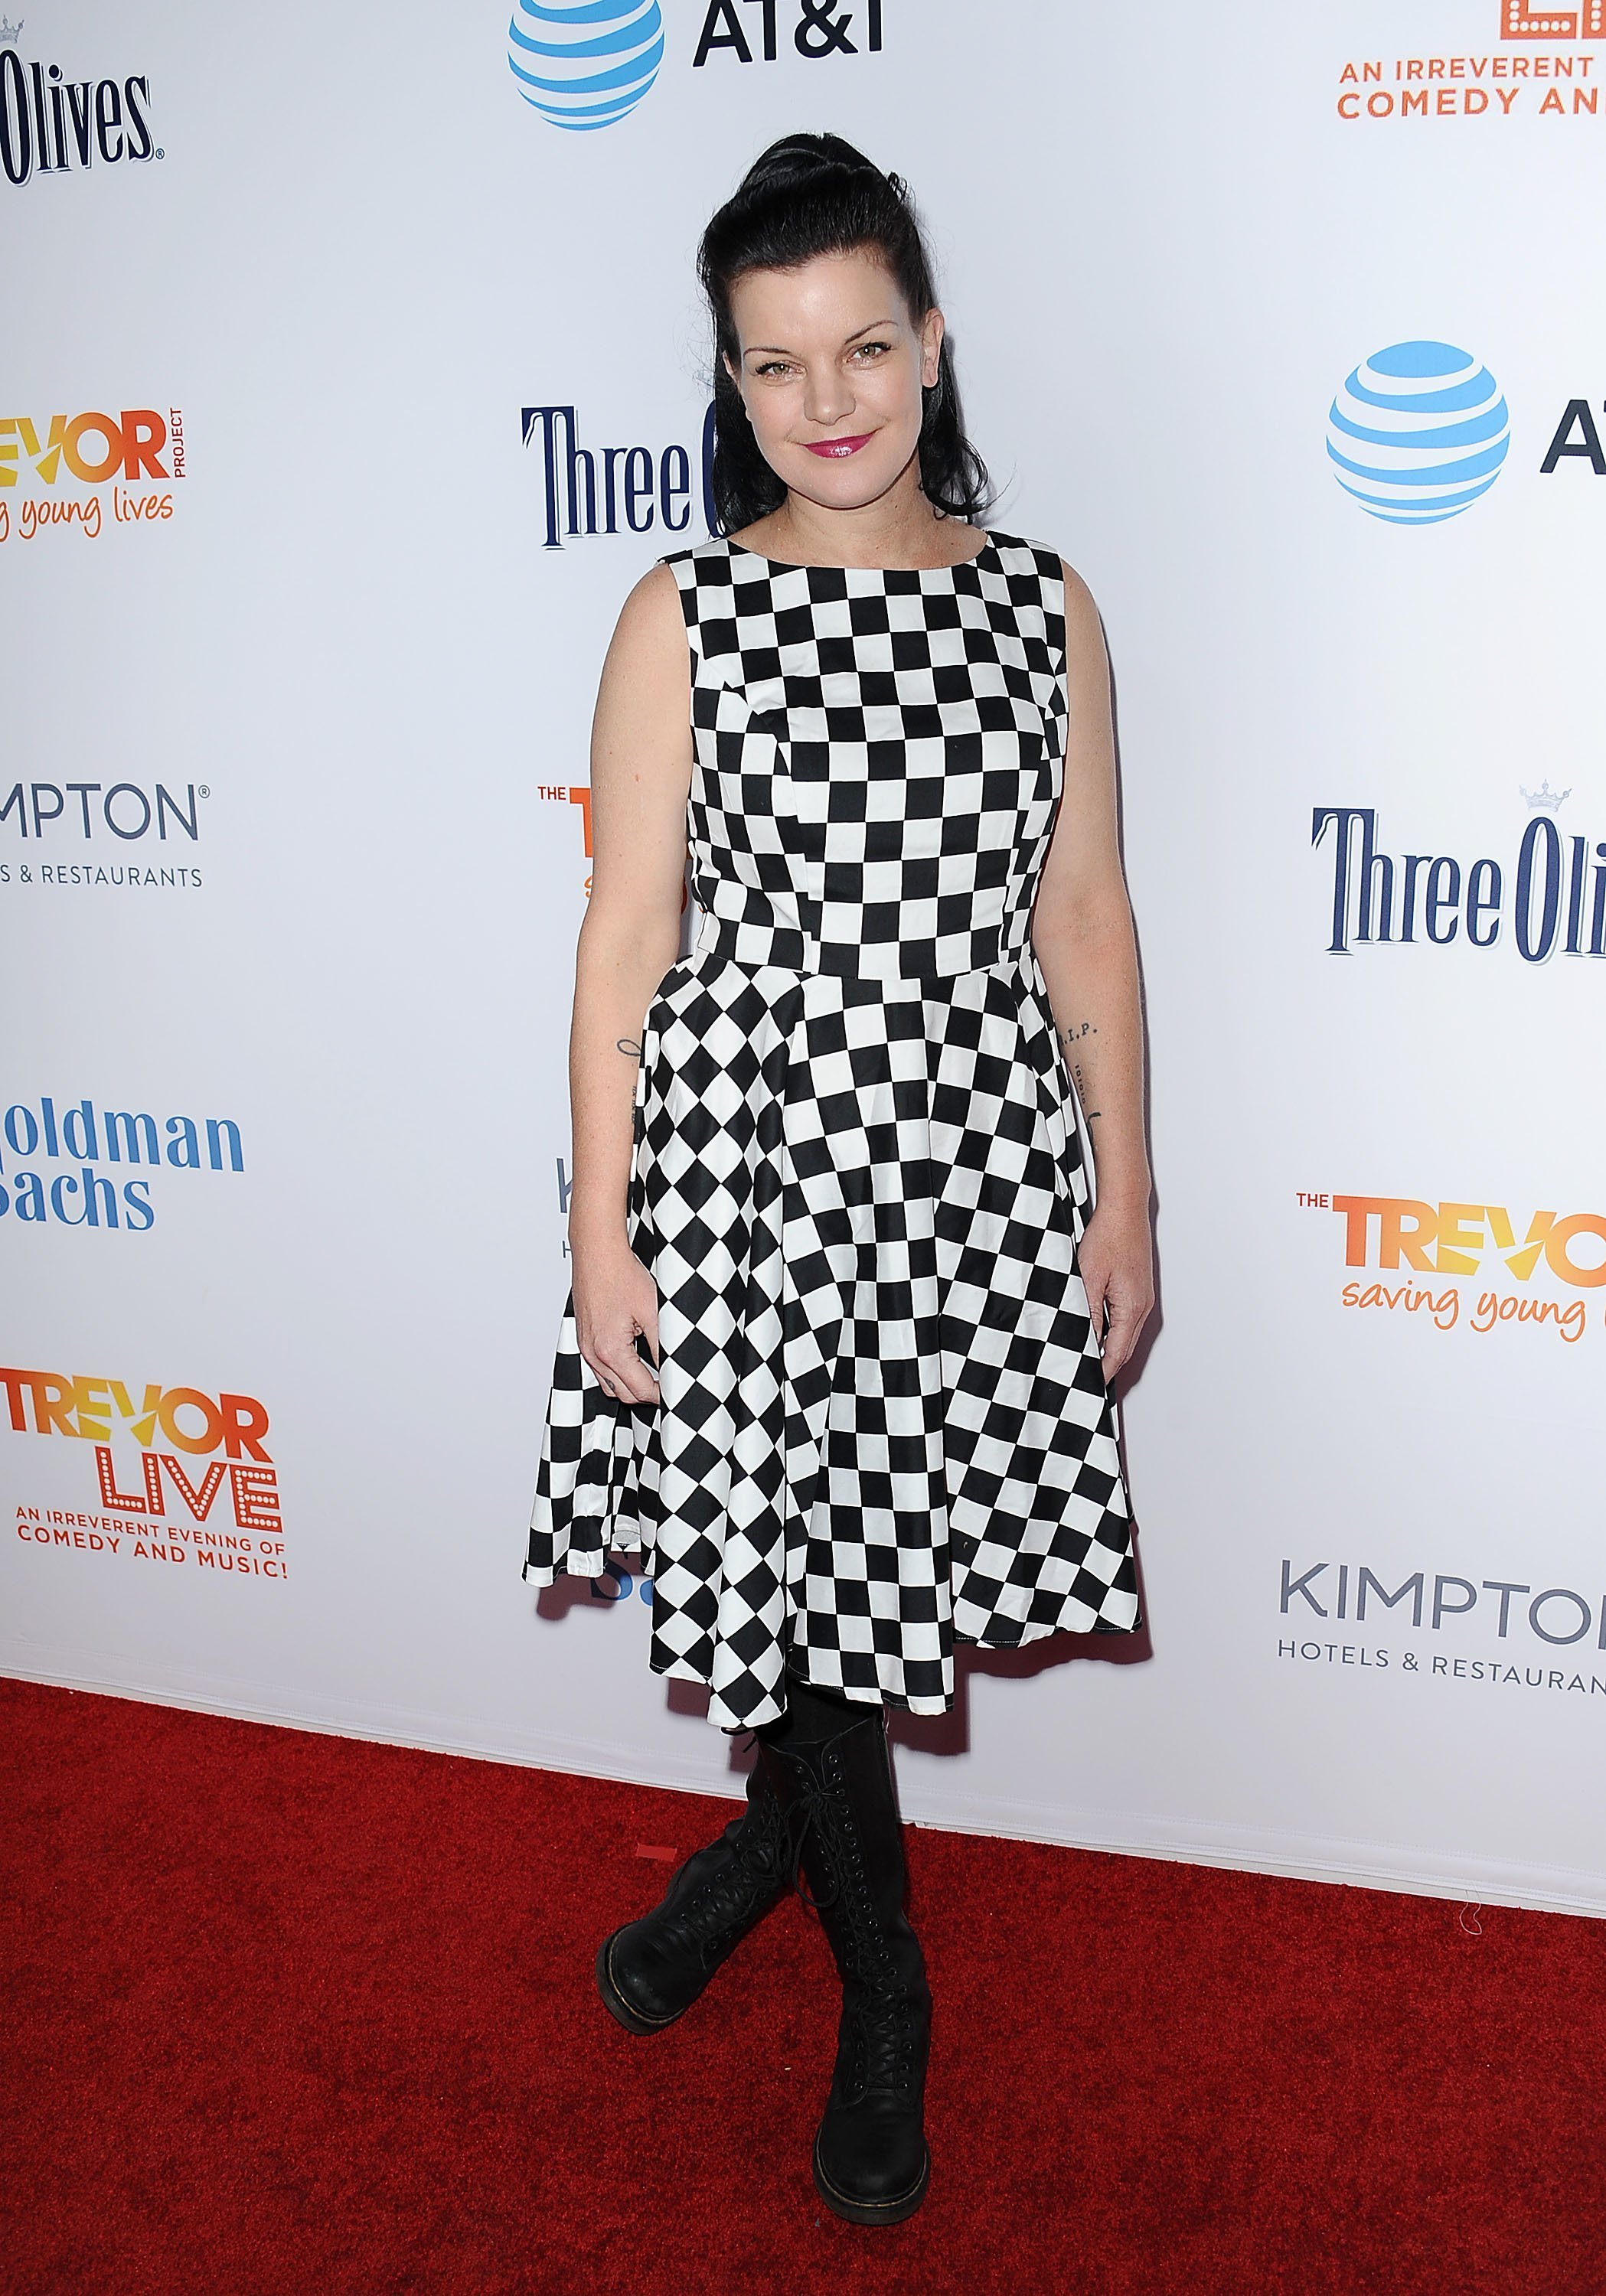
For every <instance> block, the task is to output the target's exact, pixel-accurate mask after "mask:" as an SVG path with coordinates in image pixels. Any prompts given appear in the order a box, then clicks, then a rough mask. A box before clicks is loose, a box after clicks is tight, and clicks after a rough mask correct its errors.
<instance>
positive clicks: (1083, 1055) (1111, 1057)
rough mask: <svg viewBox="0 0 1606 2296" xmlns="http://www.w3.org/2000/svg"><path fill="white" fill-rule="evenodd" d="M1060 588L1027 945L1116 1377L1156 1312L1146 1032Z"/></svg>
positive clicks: (1096, 719) (1072, 580) (1101, 759)
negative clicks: (1053, 772)
mask: <svg viewBox="0 0 1606 2296" xmlns="http://www.w3.org/2000/svg"><path fill="white" fill-rule="evenodd" d="M1065 585H1066V599H1065V614H1066V687H1067V697H1068V700H1069V704H1070V716H1069V725H1068V732H1067V750H1066V764H1065V795H1064V797H1063V799H1061V801H1060V808H1059V818H1058V823H1057V824H1056V825H1055V830H1054V840H1053V843H1052V845H1051V846H1050V850H1049V858H1048V861H1047V864H1046V865H1045V866H1044V869H1043V873H1042V883H1041V885H1040V887H1039V889H1038V895H1037V906H1036V908H1035V910H1034V914H1033V920H1032V943H1033V947H1034V948H1035V950H1036V952H1037V959H1038V963H1039V964H1041V965H1042V975H1043V979H1044V980H1045V982H1046V983H1047V985H1048V991H1049V1001H1050V1004H1051V1005H1052V1006H1053V1009H1054V1025H1055V1027H1056V1029H1057V1030H1058V1035H1059V1041H1060V1044H1061V1046H1063V1047H1064V1051H1065V1056H1066V1060H1067V1063H1068V1065H1069V1068H1070V1071H1071V1074H1072V1076H1073V1077H1074V1078H1075V1083H1076V1090H1077V1094H1078V1095H1079V1097H1080V1099H1081V1102H1082V1105H1083V1111H1084V1112H1085V1114H1086V1117H1087V1124H1088V1135H1089V1137H1090V1139H1091V1143H1092V1149H1093V1164H1094V1170H1095V1173H1096V1176H1097V1179H1098V1198H1099V1201H1098V1208H1097V1210H1096V1211H1095V1212H1094V1214H1093V1216H1092V1218H1091V1219H1090V1221H1089V1222H1088V1226H1087V1232H1086V1234H1084V1236H1083V1241H1082V1248H1081V1254H1080V1257H1081V1265H1082V1275H1083V1282H1084V1283H1085V1284H1086V1286H1087V1292H1088V1300H1089V1303H1090V1305H1091V1308H1092V1312H1093V1330H1094V1332H1095V1333H1099V1334H1100V1335H1101V1337H1102V1341H1103V1349H1104V1368H1105V1373H1106V1375H1107V1376H1108V1377H1110V1378H1113V1377H1114V1376H1115V1374H1116V1372H1118V1371H1119V1370H1120V1368H1121V1366H1122V1365H1123V1364H1124V1363H1125V1361H1126V1359H1127V1357H1129V1356H1130V1355H1131V1353H1132V1349H1133V1347H1134V1346H1135V1345H1136V1343H1137V1339H1138V1334H1139V1333H1140V1332H1141V1330H1142V1327H1143V1324H1144V1323H1145V1321H1146V1320H1147V1318H1148V1316H1149V1310H1150V1308H1152V1307H1153V1305H1154V1259H1153V1245H1152V1242H1151V1239H1150V1235H1149V1185H1150V1184H1149V1159H1148V1152H1147V1150H1146V1148H1145V1144H1144V1128H1143V1099H1144V1095H1143V1028H1142V1015H1141V1007H1140V1002H1139V993H1138V959H1137V948H1136V945H1135V942H1134V940H1133V937H1132V910H1131V907H1130V906H1129V904H1128V901H1127V898H1126V883H1125V880H1124V876H1123V874H1122V869H1121V853H1120V846H1119V842H1118V838H1117V831H1116V761H1115V735H1114V730H1113V727H1112V724H1111V717H1110V692H1109V663H1108V658H1107V656H1106V654H1105V651H1104V634H1103V632H1102V630H1101V629H1100V627H1099V611H1098V609H1097V607H1096V606H1095V605H1094V603H1093V601H1092V598H1091V595H1090V594H1089V592H1088V588H1087V586H1086V584H1085V583H1084V582H1083V580H1082V578H1081V577H1080V576H1079V575H1077V574H1075V573H1074V572H1073V571H1072V570H1071V569H1070V568H1069V567H1068V566H1067V568H1066V570H1065ZM1105 1310H1108V1317H1109V1328H1108V1332H1104V1331H1103V1329H1102V1325H1103V1311H1105Z"/></svg>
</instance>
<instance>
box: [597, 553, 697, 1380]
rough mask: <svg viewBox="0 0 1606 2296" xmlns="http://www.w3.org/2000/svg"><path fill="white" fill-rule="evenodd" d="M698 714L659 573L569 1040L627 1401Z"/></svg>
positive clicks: (608, 1336)
mask: <svg viewBox="0 0 1606 2296" xmlns="http://www.w3.org/2000/svg"><path fill="white" fill-rule="evenodd" d="M690 717H691V705H690V692H689V674H688V660H687V650H686V625H685V622H684V620H683V619H682V617H681V612H680V604H679V595H678V594H677V592H676V588H675V583H674V578H673V576H672V575H671V573H670V572H669V570H668V569H667V568H665V567H656V568H655V570H653V572H652V573H650V574H649V575H647V578H645V580H643V581H641V582H639V583H638V585H637V586H636V588H635V589H634V590H632V591H631V593H630V596H629V598H628V599H627V600H626V601H625V606H624V611H623V612H622V614H621V616H620V618H619V627H618V628H617V629H616V630H615V631H614V640H613V644H611V645H610V646H609V648H608V655H607V660H606V661H605V664H604V665H603V673H602V683H601V686H600V688H599V690H598V693H597V714H596V717H595V719H594V720H593V724H592V729H591V899H590V904H589V907H588V909H587V911H586V919H585V922H584V924H583V925H582V926H581V933H580V949H579V954H578V956H577V959H576V966H575V979H574V1020H573V1026H572V1030H571V1033H570V1038H569V1095H570V1102H571V1105H572V1111H573V1120H574V1184H573V1187H572V1192H571V1194H570V1198H569V1243H570V1249H571V1251H572V1255H573V1292H574V1318H575V1324H576V1328H577V1334H578V1338H579V1341H580V1351H581V1355H582V1356H584V1357H585V1359H586V1361H587V1362H588V1363H589V1365H590V1366H591V1368H592V1370H593V1371H594V1372H595V1373H596V1374H597V1377H598V1378H599V1379H600V1380H601V1381H602V1382H603V1384H604V1385H605V1387H606V1388H608V1390H609V1391H610V1392H612V1393H616V1394H619V1395H622V1396H628V1397H629V1398H630V1399H631V1400H632V1401H634V1402H637V1403H650V1402H652V1401H653V1400H654V1398H655V1394H656V1387H655V1381H654V1378H653V1375H652V1374H651V1372H650V1371H649V1370H648V1369H647V1365H645V1364H644V1363H643V1362H642V1360H641V1357H640V1356H639V1354H638V1352H637V1348H636V1341H637V1338H638V1335H639V1336H640V1337H643V1338H644V1339H645V1340H646V1341H647V1346H648V1348H649V1349H650V1350H651V1352H652V1355H653V1357H654V1358H655V1359H656V1357H657V1351H658V1300H657V1293H656V1292H655V1289H654V1285H653V1281H652V1278H651V1276H650V1275H648V1274H647V1270H646V1269H645V1268H644V1267H642V1265H641V1263H640V1262H639V1260H638V1259H636V1257H635V1256H634V1254H633V1253H632V1252H631V1251H630V1243H629V1242H628V1240H627V1236H626V1231H625V1205H626V1198H627V1194H628V1191H629V1186H630V1150H631V1137H632V1125H633V1108H634V1100H635V1088H636V1076H637V1070H638V1063H639V1060H640V1053H641V1024H642V1021H643V1019H644V1017H645V1015H646V1013H647V1007H648V1005H650V1004H651V1003H652V1001H653V996H654V994H655V991H656V989H657V987H658V983H659V982H660V981H661V980H663V976H664V974H665V973H666V972H668V970H669V968H670V966H671V964H673V963H674V961H675V957H676V955H677V954H678V952H679V945H680V899H681V888H682V884H683V882H684V879H685V873H686V800H687V794H688V790H689V788H690V785H691V758H692V751H691V726H690Z"/></svg>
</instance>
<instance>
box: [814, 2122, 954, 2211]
mask: <svg viewBox="0 0 1606 2296" xmlns="http://www.w3.org/2000/svg"><path fill="white" fill-rule="evenodd" d="M930 2182H931V2154H930V2153H927V2155H926V2158H925V2161H924V2162H923V2163H922V2165H921V2169H920V2177H919V2182H918V2184H916V2185H912V2186H911V2187H910V2190H909V2191H908V2192H907V2193H902V2194H899V2195H898V2197H897V2198H896V2199H895V2200H891V2201H851V2200H849V2198H848V2196H847V2194H845V2193H839V2192H838V2191H837V2190H836V2185H833V2184H832V2182H831V2180H830V2178H829V2177H828V2176H827V2175H826V2172H825V2170H824V2169H822V2168H821V2167H820V2165H819V2137H818V2136H817V2137H816V2138H815V2139H814V2189H815V2191H816V2192H817V2193H818V2194H819V2197H820V2199H821V2200H822V2201H823V2202H825V2204H826V2206H827V2208H828V2209H829V2210H830V2211H831V2214H832V2215H833V2216H834V2217H844V2218H846V2220H847V2222H848V2223H849V2224H861V2225H889V2224H902V2221H903V2219H904V2218H905V2217H912V2216H913V2214H914V2212H915V2210H917V2209H918V2207H919V2205H920V2203H921V2202H922V2201H923V2200H924V2199H925V2198H926V2187H927V2185H929V2184H930Z"/></svg>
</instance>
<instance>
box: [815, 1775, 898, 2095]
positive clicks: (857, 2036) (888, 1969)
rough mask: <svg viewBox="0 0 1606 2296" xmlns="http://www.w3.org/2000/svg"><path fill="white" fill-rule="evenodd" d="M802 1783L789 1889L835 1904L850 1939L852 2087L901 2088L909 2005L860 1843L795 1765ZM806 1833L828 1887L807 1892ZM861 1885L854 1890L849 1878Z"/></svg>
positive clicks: (821, 1787)
mask: <svg viewBox="0 0 1606 2296" xmlns="http://www.w3.org/2000/svg"><path fill="white" fill-rule="evenodd" d="M800 1773H801V1775H800V1788H799V1792H798V1798H797V1801H796V1804H795V1808H794V1809H792V1810H789V1811H788V1812H787V1824H786V1831H787V1871H788V1873H789V1874H790V1875H791V1886H792V1889H793V1890H794V1891H795V1894H796V1895H797V1897H798V1898H801V1900H802V1901H803V1904H804V1905H805V1906H806V1907H809V1908H810V1910H811V1912H813V1913H820V1912H822V1911H827V1910H829V1909H831V1908H834V1907H841V1910H842V1912H843V1914H844V1916H845V1918H846V1921H847V1925H848V1931H849V1935H850V1939H851V1947H852V1972H853V1982H852V1984H851V1985H850V1986H849V1987H848V1988H846V1989H845V1990H844V2008H845V2009H846V2010H847V2013H848V2016H849V2019H850V2022H851V2028H852V2036H853V2069H854V2076H855V2079H854V2087H856V2088H857V2089H858V2090H859V2091H860V2092H861V2094H862V2093H863V2092H864V2091H867V2090H869V2089H903V2088H907V2087H909V2085H910V2079H911V2078H912V2072H913V2056H914V2030H913V2015H912V2005H911V2003H910V1999H909V1996H908V1994H907V1992H906V1991H905V1990H904V1989H903V1988H902V1986H900V1985H899V1984H898V1982H897V1980H896V1978H895V1976H894V1971H893V1965H892V1956H891V1954H890V1953H889V1952H888V1950H887V1946H886V1940H885V1938H884V1937H883V1936H882V1934H881V1931H880V1929H879V1927H878V1925H877V1922H876V1918H875V1915H874V1913H873V1911H872V1909H871V1908H870V1907H869V1903H868V1901H867V1894H866V1890H865V1888H864V1876H863V1867H862V1865H861V1860H860V1856H859V1845H858V1843H857V1841H856V1840H855V1839H854V1838H853V1835H852V1830H851V1828H850V1827H848V1826H847V1825H844V1823H843V1820H842V1814H841V1811H840V1809H839V1808H838V1806H837V1802H836V1797H835V1795H833V1793H832V1792H831V1790H830V1788H829V1787H828V1786H827V1785H825V1784H822V1783H821V1782H820V1781H819V1779H817V1778H816V1777H815V1775H814V1774H813V1772H812V1770H811V1769H808V1768H807V1767H803V1766H800ZM810 1833H814V1834H816V1835H817V1836H818V1838H819V1843H820V1847H821V1848H822V1849H823V1850H824V1851H825V1857H826V1868H827V1872H828V1874H829V1876H830V1887H829V1888H828V1890H825V1891H824V1892H823V1893H822V1894H821V1895H820V1896H819V1897H818V1898H814V1897H811V1896H810V1894H809V1892H808V1890H807V1889H806V1887H805V1886H804V1883H803V1845H804V1843H805V1842H806V1841H807V1840H808V1837H809V1835H810ZM855 1882H857V1884H858V1886H857V1887H855V1886H854V1883H855Z"/></svg>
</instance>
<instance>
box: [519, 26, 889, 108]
mask: <svg viewBox="0 0 1606 2296" xmlns="http://www.w3.org/2000/svg"><path fill="white" fill-rule="evenodd" d="M783 34H785V35H786V36H787V45H788V47H789V48H790V49H791V50H792V51H793V52H794V53H796V54H797V55H800V56H802V57H803V58H804V59H805V60H807V61H811V62H819V61H820V60H821V59H822V58H824V57H827V56H856V55H858V54H859V53H861V51H868V52H869V53H871V54H874V53H876V52H877V50H878V49H879V48H880V45H881V0H863V5H862V7H852V6H844V5H843V4H842V0H704V12H703V22H702V28H701V29H700V30H699V32H698V34H697V42H696V48H695V49H694V50H693V53H692V59H691V62H692V69H693V70H694V71H696V70H701V69H702V67H703V66H704V65H705V64H707V63H708V62H709V61H711V60H712V59H713V58H716V57H718V56H721V55H725V56H729V57H734V59H735V60H736V61H737V63H743V64H750V63H753V62H754V61H762V62H764V63H773V62H774V61H776V59H777V57H778V54H779V53H780V47H781V41H782V37H783ZM507 50H508V53H507V61H508V66H509V68H510V70H512V73H513V77H514V82H515V86H517V88H518V92H519V94H521V95H522V96H523V99H524V101H525V102H526V103H528V104H529V105H531V108H532V109H533V110H534V111H539V113H540V115H541V117H542V119H549V120H550V121H551V122H552V124H553V126H554V127H568V128H575V129H590V128H595V127H613V125H614V122H615V121H616V120H620V119H625V118H627V117H628V115H629V114H630V112H632V111H635V109H636V106H637V105H638V103H639V102H641V99H642V98H643V96H645V95H646V94H647V93H648V92H649V90H650V89H651V87H652V86H653V83H654V81H655V79H656V78H657V77H658V70H659V67H660V65H661V64H662V63H663V12H662V11H661V9H660V7H659V5H658V0H516V4H515V8H514V12H513V15H512V18H511V20H510V21H509V23H508V26H507Z"/></svg>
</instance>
